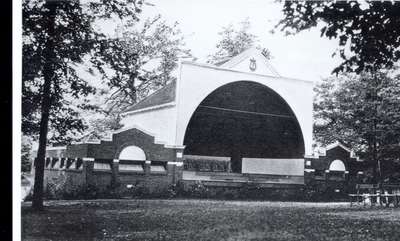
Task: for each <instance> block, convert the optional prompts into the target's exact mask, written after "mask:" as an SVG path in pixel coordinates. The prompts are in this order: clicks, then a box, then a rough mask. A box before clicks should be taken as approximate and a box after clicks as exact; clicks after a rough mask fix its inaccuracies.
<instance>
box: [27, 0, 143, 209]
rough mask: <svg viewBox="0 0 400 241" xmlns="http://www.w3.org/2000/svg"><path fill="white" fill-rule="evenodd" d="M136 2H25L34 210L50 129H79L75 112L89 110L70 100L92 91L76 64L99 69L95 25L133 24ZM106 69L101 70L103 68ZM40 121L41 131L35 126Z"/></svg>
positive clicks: (98, 39)
mask: <svg viewBox="0 0 400 241" xmlns="http://www.w3.org/2000/svg"><path fill="white" fill-rule="evenodd" d="M141 4H142V2H141V1H140V0H138V1H136V0H128V1H118V0H97V1H85V4H81V3H80V1H79V0H69V1H67V0H65V1H57V0H25V1H23V3H22V12H23V84H22V86H23V89H22V90H23V95H22V105H23V108H22V109H23V111H22V115H23V118H22V121H23V131H24V132H25V133H39V149H38V153H37V159H36V162H35V164H36V165H35V185H34V194H33V202H32V206H33V207H34V208H36V209H42V208H43V174H44V163H45V154H46V145H47V142H48V138H47V136H48V130H49V125H50V126H51V127H55V128H54V130H57V131H58V132H59V137H62V136H63V134H65V131H68V130H70V129H76V130H78V131H79V130H81V129H83V125H82V122H81V121H80V120H79V119H77V118H76V117H77V115H78V114H77V113H78V111H77V109H76V108H78V109H79V108H85V109H87V108H89V109H92V108H93V107H92V106H90V105H88V104H87V103H86V102H85V101H82V103H80V104H78V105H77V106H75V108H74V107H73V106H71V105H70V103H71V101H72V100H73V99H82V98H84V97H85V96H88V95H89V94H91V93H93V92H94V91H95V89H94V88H93V87H92V86H90V85H89V84H88V83H87V82H86V81H84V80H82V79H81V78H80V77H79V75H78V74H77V73H76V70H75V68H74V64H76V63H82V62H83V60H84V58H85V57H86V56H88V54H90V55H91V56H94V58H93V59H92V62H93V63H95V64H96V67H97V68H99V69H100V68H101V67H102V65H101V64H99V63H98V62H97V61H95V60H96V58H95V57H96V53H98V52H99V51H106V49H104V47H106V48H107V47H111V46H109V45H106V46H101V43H102V41H101V40H104V39H105V36H104V34H102V33H101V32H100V31H97V29H96V21H98V20H105V19H111V18H113V19H116V18H119V19H121V21H128V22H129V21H132V22H133V21H136V20H137V17H136V16H137V14H138V13H139V12H140V9H141ZM103 66H104V64H103ZM37 119H40V124H39V125H38V127H39V128H37V127H36V125H37V122H36V121H35V120H37Z"/></svg>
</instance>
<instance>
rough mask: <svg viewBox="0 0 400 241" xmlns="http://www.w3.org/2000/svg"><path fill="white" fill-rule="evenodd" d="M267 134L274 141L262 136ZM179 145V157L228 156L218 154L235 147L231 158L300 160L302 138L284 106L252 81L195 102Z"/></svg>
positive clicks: (271, 92)
mask: <svg viewBox="0 0 400 241" xmlns="http://www.w3.org/2000/svg"><path fill="white" fill-rule="evenodd" d="M212 112H214V113H212ZM221 113H222V114H221ZM232 113H234V114H232ZM213 114H215V115H218V116H217V117H215V116H213ZM246 119H249V120H250V121H246ZM213 121H214V122H213ZM210 122H212V123H210ZM216 126H217V127H218V126H219V127H218V128H216ZM277 126H279V128H277ZM223 128H225V129H226V131H225V132H224V130H223ZM221 129H222V131H221ZM260 130H263V131H261V132H260ZM218 131H219V133H220V135H219V134H218ZM207 133H209V135H208V134H207ZM267 133H273V134H271V135H273V136H274V137H276V138H271V136H268V135H263V134H267ZM212 136H217V137H216V138H213V137H212ZM218 136H219V137H220V139H218ZM217 139H218V140H217ZM213 142H214V143H213ZM230 142H232V143H233V144H232V143H230ZM280 142H281V143H280ZM263 143H264V144H263ZM183 144H184V145H185V146H186V148H185V151H184V152H185V154H197V155H215V156H229V155H231V154H230V153H228V152H224V151H218V150H226V149H231V151H233V152H235V150H236V151H237V150H238V148H241V149H242V150H241V153H236V154H233V155H238V156H239V157H240V156H246V157H270V158H277V157H278V158H303V157H304V152H305V144H304V139H303V133H302V130H301V127H300V125H299V122H298V120H297V117H296V115H295V114H294V112H293V110H292V109H291V107H290V106H289V104H288V103H287V102H286V100H285V99H284V98H283V97H282V96H281V95H280V94H278V93H277V92H276V91H274V90H273V89H271V88H270V87H268V86H266V85H264V84H262V83H259V82H254V81H235V82H231V83H228V84H225V85H222V86H220V87H218V88H217V89H215V90H214V91H212V92H211V93H209V94H208V95H207V96H206V97H205V98H204V99H203V100H201V101H200V103H199V104H198V106H197V108H195V110H194V111H193V113H192V116H191V118H190V120H189V121H188V124H187V125H186V130H185V134H184V140H183ZM214 144H216V145H215V146H212V145H214ZM218 145H219V146H218ZM229 145H230V147H228V146H229ZM277 147H279V148H277ZM285 148H286V150H283V149H285ZM258 150H263V151H258ZM291 150H294V151H291ZM207 152H211V154H209V153H207ZM267 153H268V154H267ZM239 157H238V158H239Z"/></svg>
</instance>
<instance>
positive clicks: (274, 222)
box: [22, 200, 400, 241]
mask: <svg viewBox="0 0 400 241" xmlns="http://www.w3.org/2000/svg"><path fill="white" fill-rule="evenodd" d="M46 205H47V207H46V211H43V212H41V213H36V212H32V210H31V209H30V207H29V206H30V203H24V204H23V207H22V239H23V240H86V241H88V240H192V241H195V240H213V241H214V240H307V241H308V240H363V241H366V240H396V241H398V240H400V209H394V208H370V207H349V204H348V203H296V202H256V201H210V200H95V201H51V202H47V203H46Z"/></svg>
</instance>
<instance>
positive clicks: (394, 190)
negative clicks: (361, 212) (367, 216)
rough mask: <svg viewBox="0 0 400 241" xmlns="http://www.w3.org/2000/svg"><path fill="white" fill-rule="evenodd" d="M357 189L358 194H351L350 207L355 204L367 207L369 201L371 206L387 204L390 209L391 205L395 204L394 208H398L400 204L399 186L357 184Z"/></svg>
mask: <svg viewBox="0 0 400 241" xmlns="http://www.w3.org/2000/svg"><path fill="white" fill-rule="evenodd" d="M356 189H357V193H356V194H349V198H350V206H353V203H354V202H357V203H363V205H364V206H366V205H367V201H369V202H370V204H371V206H374V205H375V204H379V205H380V206H383V205H384V204H385V206H386V207H389V206H390V204H393V206H394V207H398V206H399V204H400V185H398V184H383V185H378V184H357V185H356ZM362 190H366V191H368V192H363V191H362Z"/></svg>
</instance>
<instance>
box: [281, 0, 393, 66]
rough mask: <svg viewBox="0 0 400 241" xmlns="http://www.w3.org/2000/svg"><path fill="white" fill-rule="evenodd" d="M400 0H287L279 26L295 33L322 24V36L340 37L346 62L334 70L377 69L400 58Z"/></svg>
mask: <svg viewBox="0 0 400 241" xmlns="http://www.w3.org/2000/svg"><path fill="white" fill-rule="evenodd" d="M399 12H400V2H398V1H362V2H361V1H285V2H284V5H283V14H284V18H283V19H282V20H281V21H280V22H279V24H278V25H277V27H281V30H284V31H286V33H287V34H294V33H297V32H300V31H304V30H306V29H310V28H312V27H321V37H322V36H324V37H327V38H329V39H332V38H334V39H338V40H339V48H338V50H337V52H335V53H334V54H337V53H338V54H339V55H340V57H341V58H342V59H343V62H342V63H341V64H340V65H339V66H338V67H336V68H335V69H334V70H333V72H335V73H339V72H355V73H361V72H363V71H366V72H374V71H377V70H380V69H384V68H386V69H387V68H391V67H393V66H394V63H396V61H398V60H399V58H400V48H399V47H400V28H399V25H400V15H399Z"/></svg>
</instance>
